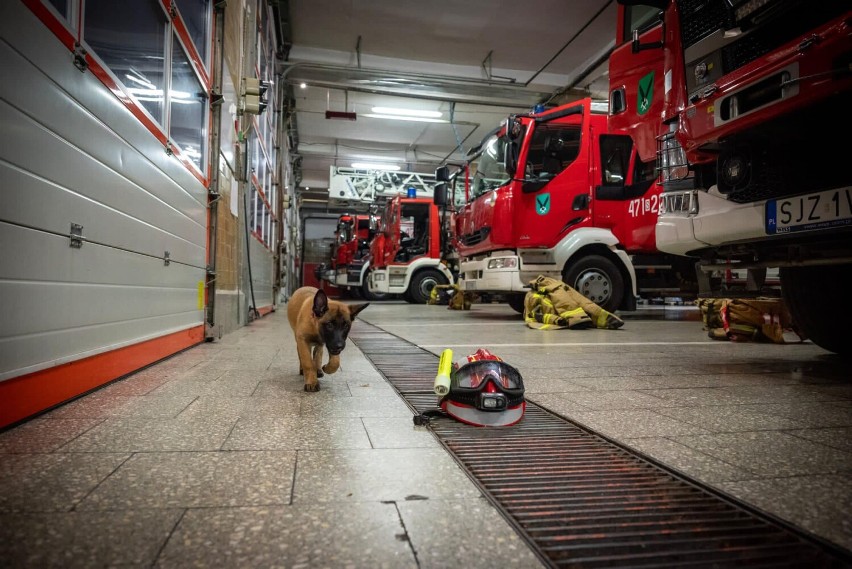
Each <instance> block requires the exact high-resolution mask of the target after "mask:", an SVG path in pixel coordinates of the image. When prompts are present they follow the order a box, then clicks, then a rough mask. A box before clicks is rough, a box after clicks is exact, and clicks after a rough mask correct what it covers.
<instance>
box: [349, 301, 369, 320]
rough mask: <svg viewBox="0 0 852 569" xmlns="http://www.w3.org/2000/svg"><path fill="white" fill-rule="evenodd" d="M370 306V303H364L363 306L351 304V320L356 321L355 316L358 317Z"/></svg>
mask: <svg viewBox="0 0 852 569" xmlns="http://www.w3.org/2000/svg"><path fill="white" fill-rule="evenodd" d="M368 306H370V303H369V302H365V303H363V304H350V305H349V317H350V318H352V319H353V320H354V319H355V316H356V315H357V314H358V313H359V312H361V311H362V310H364V309H365V308H367V307H368Z"/></svg>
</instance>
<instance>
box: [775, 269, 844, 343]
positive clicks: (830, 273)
mask: <svg viewBox="0 0 852 569" xmlns="http://www.w3.org/2000/svg"><path fill="white" fill-rule="evenodd" d="M779 275H780V277H781V294H782V296H783V297H784V302H785V303H786V304H787V309H788V310H789V311H790V315H791V316H792V317H793V324H794V326H796V328H797V329H798V331H799V332H801V333H802V334H803V335H805V336H807V338H808V339H809V340H810V341H811V342H813V343H814V344H816V345H817V346H819V347H821V348H824V349H826V350H828V351H830V352H834V353H835V354H839V355H841V356H844V357H850V356H852V344H851V343H850V342H849V326H850V322H852V303H850V302H849V291H848V286H849V282H850V281H852V264H845V265H823V266H812V267H781V269H780V270H779Z"/></svg>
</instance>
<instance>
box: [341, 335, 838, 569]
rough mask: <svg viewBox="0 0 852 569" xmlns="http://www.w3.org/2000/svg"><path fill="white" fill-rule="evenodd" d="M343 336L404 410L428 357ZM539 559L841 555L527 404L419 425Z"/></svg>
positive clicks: (784, 562) (397, 345)
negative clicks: (515, 413)
mask: <svg viewBox="0 0 852 569" xmlns="http://www.w3.org/2000/svg"><path fill="white" fill-rule="evenodd" d="M349 338H350V339H351V340H352V341H353V342H354V343H355V344H356V345H357V346H358V348H359V349H361V351H362V352H363V353H364V355H365V356H366V357H367V358H369V359H370V360H371V361H372V362H373V364H374V365H375V366H376V368H377V369H378V370H379V372H381V373H382V374H383V375H384V376H385V378H387V380H388V381H389V382H390V383H391V384H392V385H393V386H394V388H395V389H396V390H397V392H398V393H399V394H400V396H402V397H403V399H405V401H406V402H407V403H408V405H409V407H411V409H412V410H413V411H415V412H416V413H423V412H426V411H430V410H435V409H436V408H437V407H436V401H437V399H436V395H435V393H434V391H433V382H434V379H435V373H436V371H437V361H438V356H436V355H435V354H432V353H431V352H429V351H427V350H424V349H423V348H420V347H418V346H416V345H414V344H412V343H410V342H408V341H406V340H403V339H401V338H399V337H397V336H394V335H392V334H390V333H388V332H385V331H383V330H381V329H380V328H377V327H375V326H372V325H370V324H366V323H365V322H363V321H359V322H358V323H357V325H356V326H354V327H353V329H352V333H351V334H350V335H349ZM428 428H430V429H431V430H432V432H433V433H434V435H435V436H436V438H437V439H438V440H439V442H440V443H441V444H442V445H443V446H444V447H445V448H446V449H447V450H448V451H449V452H450V453H451V454H452V456H453V457H454V458H455V459H456V460H457V461H458V463H459V464H460V465H461V466H462V467H463V468H464V469H465V471H466V472H467V474H468V476H470V478H471V479H472V480H473V481H474V482H475V483H476V484H477V485H478V486H479V488H480V489H481V490H482V492H483V493H484V494H485V495H486V496H487V497H488V498H489V499H490V500H491V502H492V503H493V504H494V506H495V507H497V508H498V510H500V512H501V513H502V514H503V516H504V517H505V518H506V520H507V521H508V522H509V523H510V524H512V526H513V527H515V529H516V530H517V531H518V532H519V533H520V534H521V535H522V536H523V537H524V539H525V540H526V541H527V542H528V544H529V545H530V547H531V549H532V550H533V551H534V552H535V553H536V554H537V555H538V557H539V558H540V559H541V560H542V562H544V563H545V564H546V565H548V566H550V567H576V568H595V567H619V568H625V567H797V568H801V567H808V568H812V567H813V568H815V567H852V559H850V557H849V554H848V552H845V551H843V550H842V549H840V548H837V547H835V546H833V545H832V544H829V543H826V542H821V541H818V540H816V539H814V538H812V537H810V536H807V535H805V534H804V533H802V532H801V531H800V530H798V529H796V528H794V527H792V526H788V525H787V524H785V523H784V522H782V521H780V520H775V519H771V518H768V517H766V516H763V515H761V514H759V513H757V512H754V511H752V510H751V509H749V508H748V506H746V505H745V504H741V503H737V502H735V501H733V500H731V499H728V498H725V497H724V496H721V495H719V494H717V493H715V492H713V491H712V490H710V489H709V488H706V487H703V486H702V485H700V484H699V483H697V482H695V481H692V480H689V479H686V478H684V477H683V476H682V475H679V474H677V473H674V472H670V471H668V470H666V469H664V468H663V467H661V466H659V465H656V464H654V463H652V462H650V461H648V460H646V459H644V458H642V457H640V456H638V455H636V454H633V453H631V452H629V451H627V450H626V449H624V448H622V447H620V446H618V445H616V444H614V443H611V442H609V441H607V440H605V439H604V438H602V437H600V436H598V435H596V434H594V433H592V432H590V431H588V430H585V429H583V428H581V427H580V426H578V425H576V424H574V423H572V422H570V421H568V420H566V419H563V418H561V417H558V416H556V415H553V414H551V413H550V412H549V411H547V410H546V409H544V408H542V407H539V406H537V405H535V404H534V403H531V402H529V401H527V410H526V413H525V414H524V418H523V419H522V420H521V422H520V423H518V424H516V425H513V426H511V427H499V428H487V427H473V426H470V425H465V424H463V423H460V422H458V421H455V420H453V419H451V418H448V417H442V416H438V417H434V418H433V419H431V421H430V422H429V427H428Z"/></svg>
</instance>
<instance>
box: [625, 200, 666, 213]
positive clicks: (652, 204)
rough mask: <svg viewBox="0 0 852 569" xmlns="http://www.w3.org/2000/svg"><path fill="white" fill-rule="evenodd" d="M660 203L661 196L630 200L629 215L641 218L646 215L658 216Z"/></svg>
mask: <svg viewBox="0 0 852 569" xmlns="http://www.w3.org/2000/svg"><path fill="white" fill-rule="evenodd" d="M659 201H660V196H658V195H653V196H650V197H647V198H636V199H635V200H630V203H629V204H628V206H627V213H628V214H629V215H630V217H639V216H640V215H645V214H646V213H653V214H655V215H656V213H657V211H658V208H659Z"/></svg>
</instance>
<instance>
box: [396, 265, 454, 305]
mask: <svg viewBox="0 0 852 569" xmlns="http://www.w3.org/2000/svg"><path fill="white" fill-rule="evenodd" d="M442 284H449V283H448V282H447V278H446V277H445V276H444V275H442V274H441V273H440V272H439V271H436V270H435V269H423V270H422V271H418V272H417V273H416V274H415V275H414V276H413V277H411V282H410V283H409V285H408V291H407V292H408V294H407V295H406V296H405V300H407V301H408V302H410V303H412V304H426V303H428V302H429V294H430V293H431V292H432V289H433V288H435V286H436V285H442Z"/></svg>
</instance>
